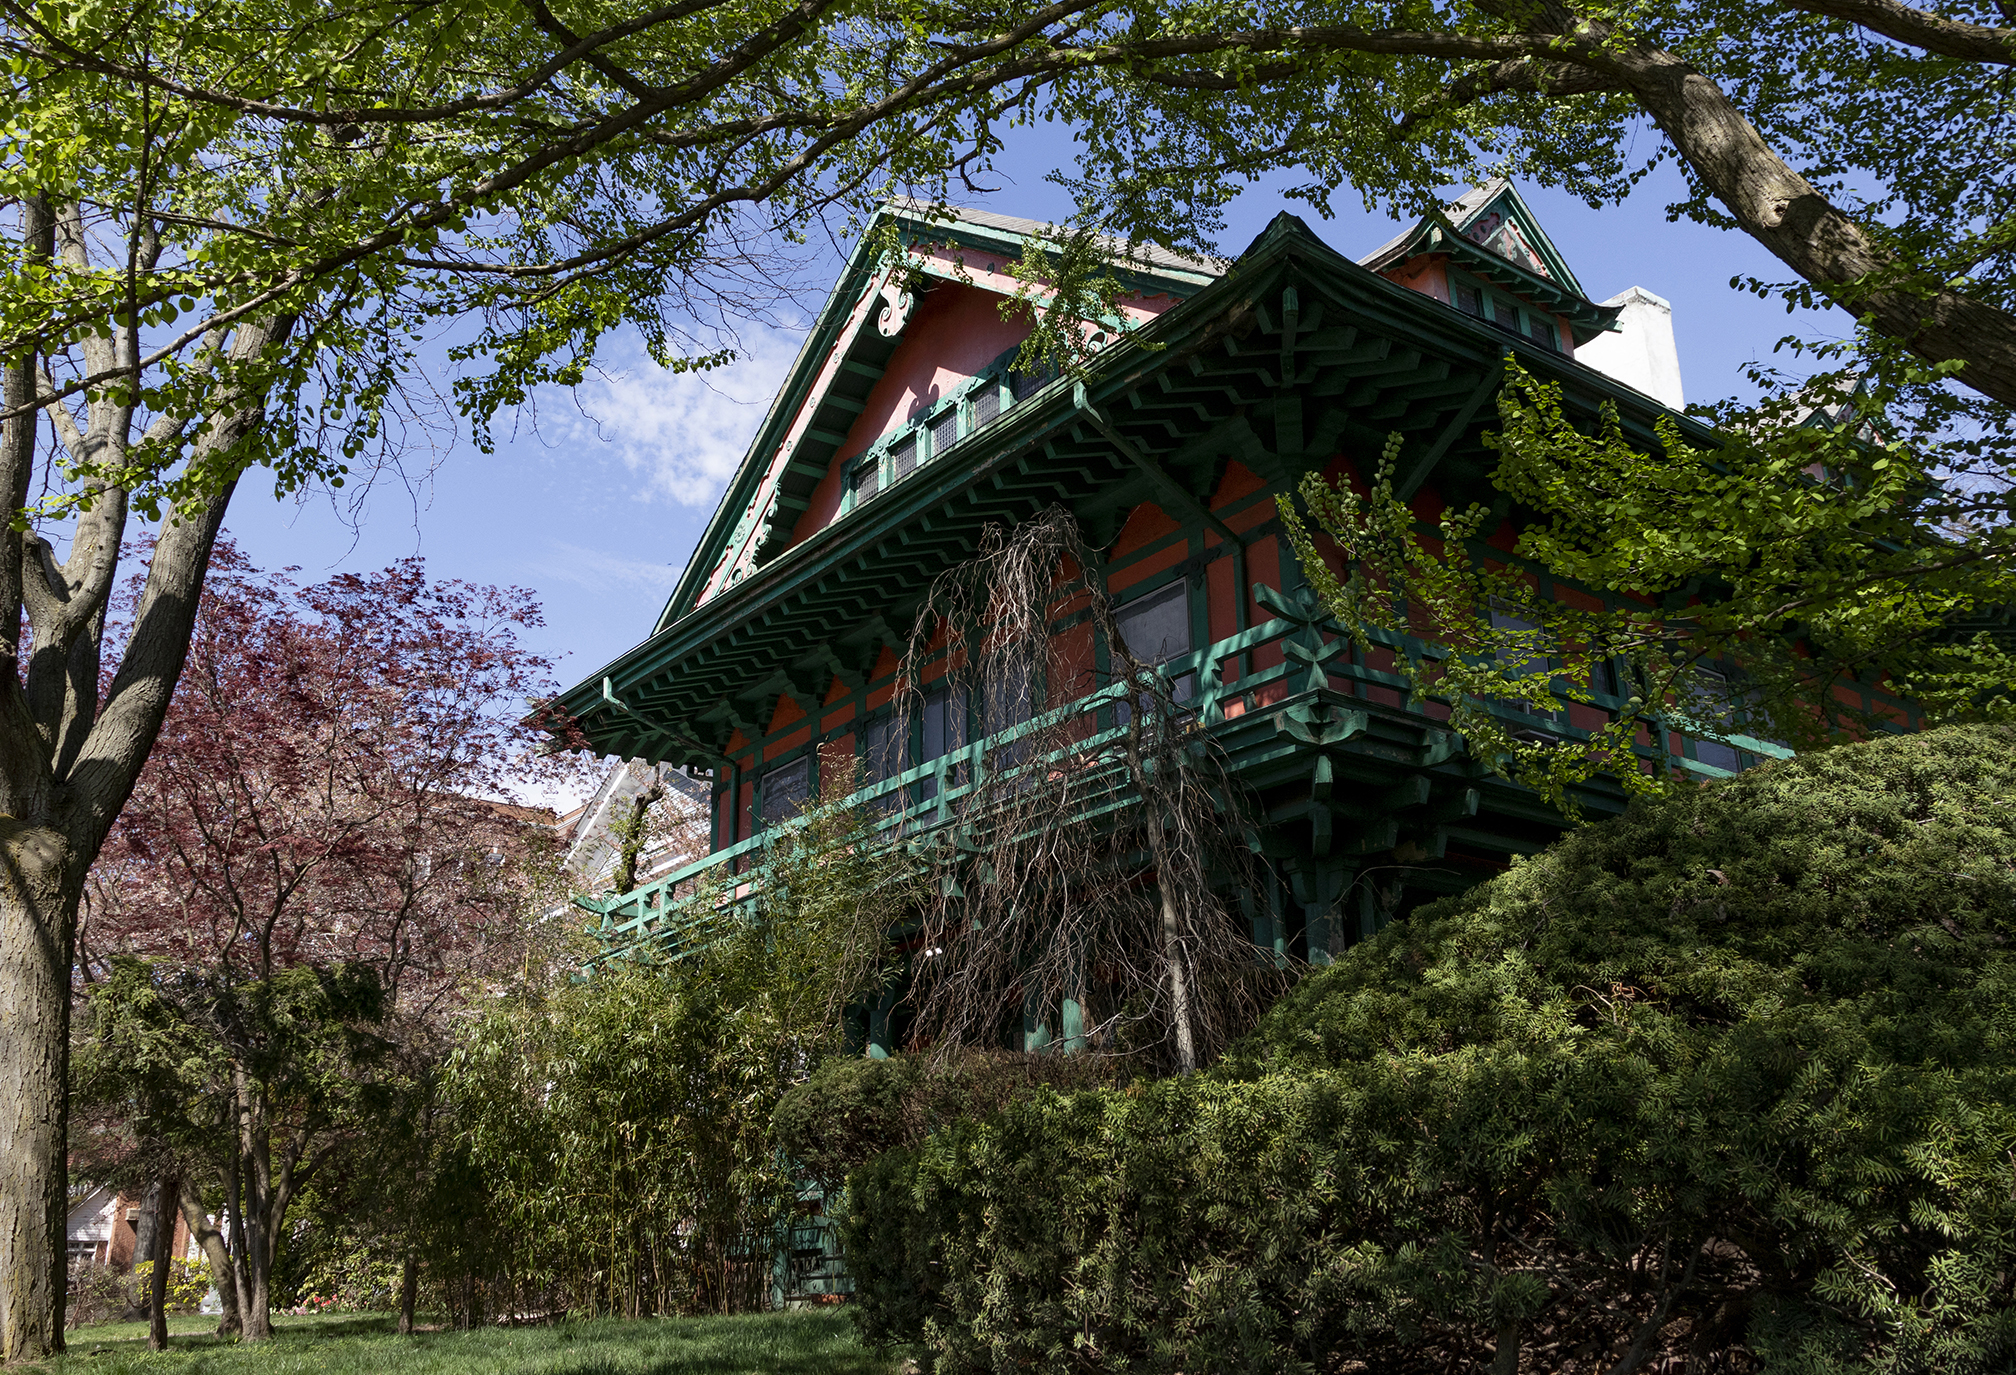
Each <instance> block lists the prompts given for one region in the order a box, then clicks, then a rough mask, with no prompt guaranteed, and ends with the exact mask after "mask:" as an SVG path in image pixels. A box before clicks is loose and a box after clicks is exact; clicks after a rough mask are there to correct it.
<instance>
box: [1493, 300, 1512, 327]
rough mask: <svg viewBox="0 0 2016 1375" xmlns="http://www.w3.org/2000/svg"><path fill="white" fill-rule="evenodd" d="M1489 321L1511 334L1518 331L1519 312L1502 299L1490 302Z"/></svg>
mask: <svg viewBox="0 0 2016 1375" xmlns="http://www.w3.org/2000/svg"><path fill="white" fill-rule="evenodd" d="M1491 323H1492V324H1494V325H1496V326H1498V328H1500V329H1502V330H1509V331H1511V332H1512V333H1513V334H1517V333H1518V332H1519V312H1518V311H1517V310H1514V309H1513V308H1512V307H1511V306H1509V305H1507V304H1505V302H1503V301H1493V302H1492V303H1491Z"/></svg>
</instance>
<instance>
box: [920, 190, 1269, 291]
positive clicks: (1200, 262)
mask: <svg viewBox="0 0 2016 1375" xmlns="http://www.w3.org/2000/svg"><path fill="white" fill-rule="evenodd" d="M884 204H886V205H887V206H888V207H889V208H890V209H892V210H896V211H898V212H908V213H910V214H913V215H920V216H925V217H926V218H928V219H929V220H930V221H931V222H933V223H937V224H960V223H964V224H974V225H980V226H982V227H983V228H987V229H999V230H1004V231H1006V232H1007V233H1010V234H1020V235H1023V236H1042V237H1046V238H1048V237H1055V236H1056V235H1058V234H1060V233H1068V232H1070V230H1069V226H1068V225H1064V224H1061V223H1059V222H1057V221H1054V220H1032V219H1025V218H1024V217H1022V216H1020V215H1003V214H1001V213H1000V212H999V211H996V210H985V209H982V208H980V207H979V206H967V205H955V204H953V203H952V202H950V201H929V200H921V199H919V198H918V197H916V196H891V197H889V198H888V200H887V201H885V202H884ZM948 210H949V211H951V212H952V215H951V217H950V218H947V217H945V216H944V215H941V214H936V213H932V212H937V211H948ZM1095 237H1096V238H1097V239H1098V241H1099V243H1101V244H1102V245H1105V244H1110V245H1113V246H1115V247H1116V248H1118V249H1119V250H1121V252H1122V254H1123V255H1124V256H1125V257H1127V258H1129V259H1131V260H1132V261H1135V262H1140V263H1145V264H1147V265H1149V266H1152V267H1173V268H1179V269H1181V270H1183V271H1186V272H1204V273H1209V274H1210V275H1211V276H1214V277H1222V276H1223V275H1224V274H1225V270H1226V269H1227V268H1229V267H1230V266H1231V265H1232V262H1233V260H1232V259H1230V258H1215V257H1208V256H1204V255H1200V254H1195V253H1179V252H1177V251H1176V250H1174V249H1169V248H1164V247H1162V246H1161V245H1160V244H1156V243H1149V242H1146V241H1144V240H1140V239H1123V238H1120V237H1119V236H1118V235H1114V234H1099V235H1096V236H1095Z"/></svg>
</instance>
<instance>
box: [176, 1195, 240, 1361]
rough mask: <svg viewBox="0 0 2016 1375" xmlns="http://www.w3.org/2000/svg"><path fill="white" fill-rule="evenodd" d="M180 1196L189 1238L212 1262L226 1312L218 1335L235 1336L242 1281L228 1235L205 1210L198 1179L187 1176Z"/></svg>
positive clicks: (211, 1265) (212, 1278)
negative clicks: (233, 1262)
mask: <svg viewBox="0 0 2016 1375" xmlns="http://www.w3.org/2000/svg"><path fill="white" fill-rule="evenodd" d="M177 1193H178V1195H179V1196H180V1198H181V1201H182V1220H183V1221H184V1222H186V1223H188V1224H189V1235H190V1236H192V1237H195V1238H196V1244H197V1245H198V1246H201V1247H202V1248H203V1255H204V1256H205V1258H207V1259H208V1260H209V1262H210V1281H211V1283H212V1284H214V1285H215V1286H216V1288H217V1302H218V1304H219V1305H220V1306H221V1307H222V1308H223V1309H224V1313H223V1316H222V1317H220V1318H219V1319H218V1320H217V1335H218V1336H220V1337H230V1336H235V1335H236V1334H237V1332H238V1326H239V1324H238V1281H237V1279H236V1278H235V1277H234V1276H233V1274H232V1267H231V1252H230V1249H229V1248H227V1247H226V1246H225V1245H224V1234H223V1233H222V1232H221V1231H219V1230H218V1229H217V1226H216V1224H214V1223H212V1222H211V1221H210V1215H209V1214H208V1213H206V1212H205V1211H204V1210H203V1196H202V1195H201V1194H199V1193H198V1192H197V1191H196V1181H195V1180H194V1179H191V1178H190V1177H189V1176H187V1175H184V1176H183V1177H182V1181H181V1186H180V1188H179V1189H178V1190H177Z"/></svg>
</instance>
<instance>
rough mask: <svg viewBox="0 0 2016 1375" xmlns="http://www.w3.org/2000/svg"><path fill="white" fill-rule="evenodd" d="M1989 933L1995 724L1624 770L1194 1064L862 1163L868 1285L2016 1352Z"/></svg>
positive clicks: (1039, 1335) (1180, 1354)
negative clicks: (1740, 772) (1227, 1051)
mask: <svg viewBox="0 0 2016 1375" xmlns="http://www.w3.org/2000/svg"><path fill="white" fill-rule="evenodd" d="M2012 932H2016V730H2011V729H2008V728H1990V727H1979V728H1952V729H1947V730H1942V731H1938V732H1933V733H1928V734H1926V735H1921V736H1914V737H1908V738H1899V739H1893V740H1886V741H1883V742H1880V743H1875V744H1870V745H1863V746H1853V747H1846V748H1841V749H1836V750H1832V751H1828V752H1825V753H1822V754H1817V755H1814V756H1811V757H1808V758H1805V759H1802V760H1799V761H1796V762H1793V763H1788V764H1779V765H1773V766H1770V767H1768V768H1762V769H1758V770H1755V771H1753V772H1751V773H1749V774H1746V775H1744V776H1743V777H1741V778H1739V779H1736V780H1732V781H1730V782H1727V783H1723V784H1719V785H1716V786H1713V787H1710V788H1706V789H1703V790H1700V791H1698V792H1690V793H1688V794H1685V795H1682V796H1677V797H1674V798H1671V799H1668V800H1664V801H1660V802H1657V803H1652V804H1645V805H1641V806H1639V807H1636V808H1634V809H1633V810H1632V811H1631V812H1630V813H1629V814H1628V815H1626V816H1625V817H1623V818H1620V819H1618V820H1615V821H1610V822H1605V823H1602V824H1599V825H1594V826H1589V827H1586V828H1584V829H1582V830H1580V831H1577V832H1576V833H1574V834H1573V835H1571V836H1569V837H1568V838H1567V839H1565V840H1564V841H1563V842H1562V843H1560V844H1559V845H1557V846H1556V847H1555V848H1554V849H1552V850H1550V851H1549V852H1548V853H1546V854H1544V855H1541V856H1538V857H1536V858H1534V859H1532V860H1529V861H1526V862H1524V863H1521V864H1518V865H1516V866H1515V867H1514V868H1513V869H1512V870H1511V871H1510V872H1509V873H1507V874H1505V875H1503V876H1502V877H1500V878H1498V879H1496V880H1493V881H1492V882H1490V883H1487V884H1484V885H1482V886H1481V887H1479V888H1477V889H1475V890H1472V891H1471V892H1470V893H1468V894H1466V895H1464V896H1462V897H1460V898H1456V899H1451V900H1449V901H1446V902H1443V903H1440V904H1437V905H1436V906H1434V907H1431V908H1429V909H1426V910H1425V911H1423V912H1421V913H1419V914H1417V915H1416V916H1415V917H1414V918H1411V919H1410V920H1409V921H1408V922H1406V923H1403V924H1401V925H1399V926H1396V927H1395V928H1393V929H1391V930H1389V931H1387V932H1386V933H1384V934H1383V935H1382V936H1380V937H1379V938H1378V939H1376V940H1374V941H1371V942H1368V943H1366V944H1364V945H1361V946H1359V947H1356V948H1354V949H1353V950H1352V951H1350V952H1349V953H1348V954H1347V955H1346V956H1345V957H1344V958H1343V959H1342V961H1341V962H1340V963H1339V964H1337V965H1336V966H1335V967H1333V968H1331V969H1329V970H1327V971H1325V972H1323V973H1321V974H1319V975H1316V976H1314V977H1312V978H1310V979H1308V980H1306V981H1305V982H1304V983H1303V985H1302V986H1301V987H1300V988H1299V989H1298V990H1297V991H1296V992H1295V993H1294V994H1292V995H1291V996H1290V997H1289V998H1288V999H1286V1000H1285V1001H1284V1002H1283V1003H1282V1004H1281V1005H1280V1006H1279V1007H1278V1008H1276V1010H1275V1011H1274V1012H1273V1014H1271V1015H1270V1017H1269V1018H1268V1020H1267V1022H1266V1023H1265V1024H1264V1025H1263V1027H1262V1028H1261V1029H1260V1031H1259V1032H1257V1033H1256V1034H1255V1035H1254V1036H1253V1037H1251V1038H1249V1039H1248V1040H1247V1041H1246V1042H1245V1043H1243V1044H1242V1045H1240V1046H1238V1047H1236V1048H1235V1051H1234V1053H1233V1054H1232V1055H1231V1056H1229V1057H1228V1059H1227V1060H1226V1061H1225V1062H1224V1063H1223V1064H1221V1065H1220V1066H1219V1067H1218V1068H1217V1069H1215V1070H1214V1071H1212V1072H1210V1073H1208V1074H1205V1075H1200V1076H1197V1077H1195V1078H1193V1079H1190V1080H1187V1081H1165V1082H1161V1083H1155V1084H1147V1085H1137V1086H1135V1087H1133V1088H1130V1089H1126V1090H1117V1091H1113V1090H1109V1091H1090V1092H1083V1093H1077V1094H1070V1095H1058V1094H1039V1095H1037V1096H1034V1097H1032V1098H1030V1099H1028V1100H1026V1101H1022V1102H1018V1103H1015V1104H1012V1105H1010V1106H1009V1107H1008V1108H1007V1109H1005V1110H1004V1111H1003V1112H1002V1113H1000V1114H999V1115H998V1116H996V1117H995V1118H993V1119H991V1120H988V1121H985V1122H970V1121H969V1122H959V1123H954V1124H951V1125H948V1126H946V1127H945V1128H943V1129H942V1130H939V1131H937V1132H935V1133H933V1134H932V1135H931V1136H930V1137H929V1138H928V1139H926V1140H925V1141H923V1142H922V1143H920V1144H918V1145H916V1146H914V1147H910V1148H907V1149H902V1150H898V1151H895V1152H892V1153H890V1154H888V1155H885V1156H883V1157H881V1158H879V1159H878V1160H876V1161H875V1162H873V1163H872V1164H870V1165H868V1166H867V1167H865V1168H863V1169H862V1170H860V1171H858V1172H856V1174H855V1175H854V1176H853V1178H852V1180H851V1182H850V1195H849V1205H848V1215H847V1218H846V1221H845V1228H844V1239H845V1244H846V1246H847V1252H848V1261H849V1267H850V1269H851V1270H852V1272H853V1274H854V1276H855V1281H856V1285H857V1290H856V1293H857V1296H858V1300H859V1304H858V1309H857V1311H858V1312H859V1314H860V1316H861V1319H862V1321H863V1323H864V1326H865V1328H866V1330H867V1331H868V1332H869V1334H870V1335H871V1336H874V1337H876V1338H879V1339H882V1340H887V1341H895V1342H899V1343H907V1344H912V1345H914V1346H916V1347H917V1348H918V1349H919V1350H920V1351H922V1352H923V1353H924V1354H926V1355H927V1356H930V1357H934V1358H935V1359H936V1360H937V1361H938V1362H939V1363H940V1365H941V1368H945V1369H976V1368H977V1369H994V1370H1003V1371H1005V1370H1011V1369H1012V1370H1018V1371H1019V1370H1067V1369H1068V1370H1076V1369H1087V1370H1090V1369H1115V1370H1117V1369H1121V1368H1128V1369H1144V1370H1168V1371H1188V1372H1193V1375H1194V1372H1204V1371H1249V1370H1250V1371H1277V1370H1292V1369H1313V1370H1343V1369H1355V1368H1369V1369H1373V1370H1379V1371H1410V1370H1479V1369H1494V1370H1497V1371H1500V1372H1511V1371H1513V1370H1515V1369H1520V1370H1528V1371H1535V1370H1549V1371H1552V1370H1562V1371H1569V1370H1575V1371H1588V1370H1606V1371H1617V1372H1620V1375H1621V1372H1623V1371H1628V1370H1632V1369H1639V1368H1643V1367H1644V1366H1645V1365H1647V1364H1649V1363H1651V1362H1653V1361H1655V1360H1657V1359H1659V1358H1661V1357H1668V1358H1673V1359H1674V1360H1675V1361H1676V1362H1677V1363H1676V1364H1673V1365H1671V1366H1668V1367H1666V1368H1669V1369H1676V1370H1677V1369H1680V1368H1682V1367H1683V1365H1686V1364H1687V1358H1690V1357H1691V1360H1692V1362H1693V1364H1692V1365H1691V1367H1690V1368H1693V1369H1731V1370H1741V1369H1753V1368H1758V1367H1762V1368H1767V1369H1772V1370H1788V1371H1821V1370H1851V1369H1870V1370H1878V1369H1880V1370H1897V1371H1904V1370H1927V1371H1930V1370H1938V1371H1942V1372H1944V1371H1955V1372H1957V1371H1967V1370H1982V1371H1986V1370H2007V1369H2010V1368H2016V1306H2012V1293H2011V1286H2012V1282H2016V1202H2012V1194H2016V1004H2012V1001H2011V994H2012V991H2016V987H2012V985H2016V978H2012V973H2016V971H2012V964H2011V956H2010V951H2009V946H2008V939H2009V937H2010V935H2011V934H2012ZM1358 1362H1363V1363H1364V1365H1363V1366H1359V1365H1357V1364H1356V1363H1358Z"/></svg>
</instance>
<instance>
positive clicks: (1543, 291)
mask: <svg viewBox="0 0 2016 1375" xmlns="http://www.w3.org/2000/svg"><path fill="white" fill-rule="evenodd" d="M1359 262H1360V263H1361V264H1362V265H1363V266H1365V267H1369V268H1371V269H1372V270H1373V271H1374V272H1377V273H1380V274H1381V275H1382V276H1385V277H1387V278H1388V279H1389V280H1392V281H1394V282H1397V283H1399V284H1400V285H1402V286H1405V287H1408V288H1410V289H1411V290H1415V291H1419V292H1422V293H1423V294H1424V295H1429V296H1433V297H1435V298H1436V299H1437V300H1440V301H1443V302H1445V303H1446V304H1448V305H1451V306H1453V307H1455V308H1456V309H1458V310H1460V311H1463V312H1464V313H1465V314H1467V315H1472V316H1475V317H1477V318H1478V319H1481V320H1483V321H1485V322H1486V323H1488V324H1492V325H1495V326H1497V327H1498V328H1500V329H1503V330H1505V331H1507V332H1508V333H1512V334H1517V335H1520V336H1521V337H1523V338H1527V339H1532V340H1535V341H1537V342H1540V343H1544V344H1546V345H1547V346H1549V347H1551V348H1553V349H1555V350H1557V351H1558V352H1562V353H1570V354H1572V353H1573V352H1574V351H1575V348H1576V346H1577V345H1579V344H1584V343H1587V342H1588V341H1589V340H1591V339H1593V338H1595V337H1596V336H1597V335H1599V334H1603V333H1606V332H1608V331H1610V330H1612V329H1613V328H1614V327H1615V323H1616V319H1617V315H1618V309H1617V307H1615V306H1608V305H1597V304H1596V303H1595V302H1593V301H1591V300H1589V298H1588V296H1587V294H1586V293H1585V292H1584V291H1583V289H1582V283H1581V282H1580V281H1579V280H1578V279H1577V278H1576V276H1575V273H1574V271H1573V270H1572V269H1571V268H1570V267H1569V266H1568V262H1567V260H1566V259H1565V258H1563V257H1562V256H1561V251H1560V249H1558V248H1556V247H1555V245H1554V241H1553V240H1552V239H1551V238H1549V237H1548V235H1547V231H1546V230H1545V229H1543V228H1542V227H1541V225H1540V221H1539V219H1538V218H1537V217H1536V216H1535V215H1534V214H1533V211H1532V208H1531V207H1529V206H1528V205H1527V204H1526V202H1525V200H1524V198H1523V197H1521V196H1520V194H1519V192H1518V191H1517V190H1516V189H1515V188H1514V187H1513V186H1512V184H1511V183H1510V182H1508V181H1506V180H1504V179H1503V178H1494V179H1493V180H1491V181H1488V182H1486V183H1484V184H1483V185H1481V186H1476V187H1472V188H1471V189H1470V190H1469V191H1468V192H1466V193H1465V194H1464V195H1462V196H1460V197H1458V198H1457V199H1456V200H1454V201H1451V202H1450V203H1449V204H1448V205H1446V206H1444V207H1443V208H1442V210H1441V211H1440V213H1438V214H1434V215H1424V216H1423V217H1422V218H1420V219H1419V220H1416V221H1415V222H1414V223H1413V224H1412V225H1410V226H1409V227H1408V228H1407V229H1405V230H1403V231H1402V232H1401V233H1400V234H1398V235H1396V236H1395V237H1394V238H1393V239H1391V240H1390V241H1388V242H1387V243H1385V244H1384V245H1382V246H1381V247H1380V248H1378V249H1377V250H1375V251H1374V252H1373V253H1371V254H1370V255H1369V256H1367V257H1365V258H1361V259H1360V260H1359Z"/></svg>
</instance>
